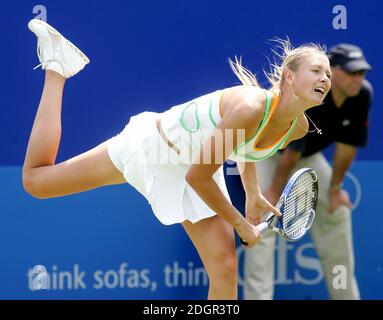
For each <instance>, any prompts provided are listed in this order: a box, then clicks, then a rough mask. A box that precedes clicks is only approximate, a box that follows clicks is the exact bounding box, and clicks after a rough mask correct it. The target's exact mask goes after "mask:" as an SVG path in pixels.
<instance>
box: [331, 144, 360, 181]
mask: <svg viewBox="0 0 383 320" xmlns="http://www.w3.org/2000/svg"><path fill="white" fill-rule="evenodd" d="M356 152H357V148H356V147H355V146H352V145H349V144H344V143H340V142H337V143H336V145H335V152H334V160H333V161H334V163H333V168H332V170H333V171H332V178H331V183H330V188H339V187H341V185H342V182H343V179H344V176H345V174H346V172H347V170H348V169H349V167H350V166H351V163H352V162H353V160H354V158H355V156H356Z"/></svg>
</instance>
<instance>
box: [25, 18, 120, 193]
mask: <svg viewBox="0 0 383 320" xmlns="http://www.w3.org/2000/svg"><path fill="white" fill-rule="evenodd" d="M28 26H29V28H30V30H31V31H33V32H34V33H35V34H36V36H37V39H38V55H39V59H40V62H41V65H42V68H43V69H44V70H46V76H45V84H44V89H43V93H42V97H41V101H40V104H39V107H38V111H37V114H36V117H35V121H34V123H33V128H32V132H31V135H30V139H29V143H28V147H27V152H26V156H25V161H24V166H23V184H24V188H25V189H26V191H27V192H29V193H30V194H32V195H33V196H35V197H38V198H48V197H56V196H62V195H67V194H72V193H77V192H81V191H85V190H89V189H93V188H96V187H98V186H102V185H108V184H115V183H122V182H124V181H125V180H124V178H123V176H122V173H121V172H120V171H118V170H117V169H116V168H115V167H114V165H113V163H112V162H111V160H110V158H109V156H108V152H107V150H106V144H105V143H103V144H101V145H99V146H98V147H96V148H94V149H92V150H90V151H88V152H85V153H84V154H82V155H79V156H77V157H74V158H72V159H70V160H67V161H65V162H62V163H60V164H55V162H56V156H57V152H58V148H59V145H60V138H61V106H62V95H63V90H64V85H65V81H66V79H67V78H69V77H71V76H73V75H75V74H76V73H78V72H79V71H80V70H82V69H83V68H84V66H85V65H86V64H87V63H88V62H89V59H88V58H87V57H86V56H85V55H84V54H83V53H82V52H81V51H80V50H79V49H78V48H76V47H75V46H74V45H73V44H72V43H70V42H69V41H68V40H66V39H65V38H64V37H63V36H62V35H61V34H60V33H58V32H57V31H56V30H55V29H53V28H52V27H51V26H49V25H48V24H46V23H45V22H43V21H40V20H32V21H31V22H30V23H29V24H28Z"/></svg>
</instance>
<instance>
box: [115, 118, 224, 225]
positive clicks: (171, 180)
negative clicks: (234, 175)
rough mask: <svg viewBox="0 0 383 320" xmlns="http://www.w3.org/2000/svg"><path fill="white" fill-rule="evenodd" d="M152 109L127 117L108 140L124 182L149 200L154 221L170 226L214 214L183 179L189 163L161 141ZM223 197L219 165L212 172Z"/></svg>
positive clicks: (221, 173) (193, 221)
mask: <svg viewBox="0 0 383 320" xmlns="http://www.w3.org/2000/svg"><path fill="white" fill-rule="evenodd" d="M159 117H160V114H159V113H156V112H143V113H140V114H138V115H136V116H133V117H131V118H130V120H129V123H128V124H127V125H126V127H125V128H124V130H123V131H122V132H121V133H120V134H118V135H117V136H115V137H113V138H111V139H109V140H108V153H109V156H110V158H111V160H112V162H113V164H114V165H115V166H116V168H117V169H118V170H120V171H121V172H122V173H123V175H124V177H125V179H126V181H127V182H128V183H129V184H130V185H132V186H133V187H134V188H135V189H137V190H138V191H139V192H140V193H141V194H142V195H143V196H144V197H145V198H146V199H147V200H148V202H149V204H150V205H151V208H152V210H153V212H154V214H155V216H156V217H157V218H158V220H159V221H160V222H161V223H163V224H165V225H170V224H174V223H182V222H184V221H185V220H188V221H191V222H192V223H196V222H198V221H200V220H202V219H206V218H209V217H212V216H214V215H216V213H215V212H214V211H213V210H212V209H210V208H209V207H208V206H207V205H206V204H205V202H204V201H203V200H202V199H201V198H200V197H199V196H198V195H197V193H196V192H195V191H194V190H193V188H191V187H190V185H189V184H188V183H187V182H186V180H185V176H186V173H187V171H188V169H189V167H190V164H185V163H182V162H181V160H180V158H179V156H178V154H177V153H176V152H175V151H174V150H173V149H172V148H170V147H169V146H168V145H167V144H166V142H165V141H163V140H162V138H161V136H160V134H159V132H158V130H157V126H156V119H157V118H159ZM213 178H214V180H215V181H216V183H217V184H218V186H219V188H220V189H221V191H222V193H223V194H224V195H225V197H226V199H227V200H228V201H229V202H230V203H231V200H230V196H229V193H228V191H227V188H226V184H225V179H224V174H223V166H221V167H220V168H219V170H217V171H216V172H215V174H214V175H213Z"/></svg>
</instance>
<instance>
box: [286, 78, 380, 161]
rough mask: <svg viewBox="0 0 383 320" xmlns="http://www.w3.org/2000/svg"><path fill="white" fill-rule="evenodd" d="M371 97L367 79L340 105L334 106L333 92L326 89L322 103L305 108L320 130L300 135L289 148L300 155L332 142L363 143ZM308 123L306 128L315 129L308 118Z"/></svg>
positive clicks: (305, 154) (322, 147)
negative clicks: (353, 95) (301, 136)
mask: <svg viewBox="0 0 383 320" xmlns="http://www.w3.org/2000/svg"><path fill="white" fill-rule="evenodd" d="M372 99H373V89H372V86H371V84H370V83H369V82H368V81H367V80H364V82H363V86H362V89H361V91H360V93H359V95H357V96H355V97H351V98H347V99H346V100H345V101H344V103H343V104H342V106H341V107H340V108H337V107H336V106H335V103H334V100H333V98H332V94H331V92H329V93H328V94H327V96H326V98H325V100H324V104H323V105H321V106H318V107H314V108H311V109H309V110H307V111H306V113H307V115H308V116H309V117H310V118H311V120H312V121H313V122H314V123H315V125H316V126H317V127H318V128H319V129H321V130H322V134H321V135H320V134H319V133H317V132H312V133H310V132H309V133H307V134H306V136H305V137H303V138H302V139H300V140H296V141H292V142H291V143H290V144H289V145H288V148H289V149H292V150H296V151H300V152H302V157H308V156H310V155H312V154H314V153H316V152H318V151H321V150H323V149H325V148H326V147H328V146H329V145H330V144H331V143H333V142H342V143H345V144H349V145H352V146H358V147H365V146H366V145H367V140H368V113H369V109H370V106H371V102H372ZM309 123H310V127H309V130H310V131H311V130H314V126H313V125H312V123H311V122H310V120H309Z"/></svg>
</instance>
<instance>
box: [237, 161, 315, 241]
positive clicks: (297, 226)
mask: <svg viewBox="0 0 383 320" xmlns="http://www.w3.org/2000/svg"><path fill="white" fill-rule="evenodd" d="M317 199H318V177H317V175H316V173H315V171H314V170H313V169H310V168H303V169H300V170H298V171H297V172H295V173H294V175H293V176H292V177H291V178H290V179H289V181H288V182H287V184H286V186H285V189H284V190H283V192H282V195H281V197H280V198H279V201H278V203H277V205H276V207H277V208H278V209H279V211H280V212H281V213H282V215H281V216H280V217H278V216H276V215H275V214H274V213H270V214H269V215H268V216H267V218H266V220H265V222H262V223H260V224H259V225H257V226H256V227H257V228H258V230H259V232H260V234H261V235H264V234H265V233H266V232H267V231H268V230H269V229H271V230H273V231H274V232H276V233H278V234H279V235H280V236H282V237H283V238H284V239H286V240H287V241H291V242H293V241H297V240H299V239H300V238H302V237H303V236H304V235H305V233H306V232H307V230H309V229H310V227H311V225H312V223H313V221H314V217H315V210H316V204H317ZM241 243H242V244H243V245H245V246H246V245H247V243H246V242H244V241H243V240H242V239H241Z"/></svg>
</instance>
